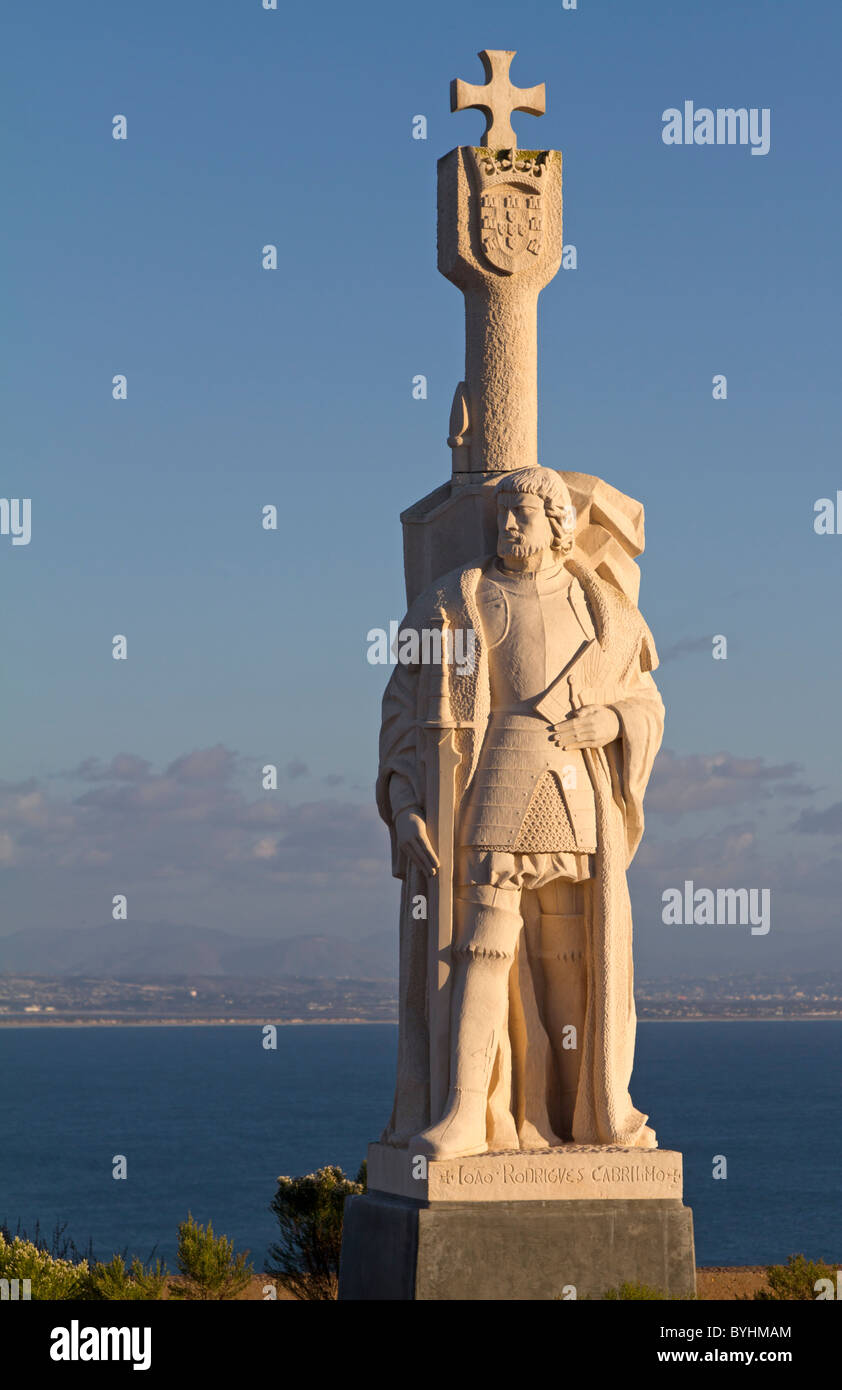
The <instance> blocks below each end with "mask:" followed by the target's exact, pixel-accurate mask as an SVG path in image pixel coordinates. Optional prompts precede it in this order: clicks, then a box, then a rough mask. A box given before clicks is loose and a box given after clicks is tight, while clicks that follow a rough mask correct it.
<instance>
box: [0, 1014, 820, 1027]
mask: <svg viewBox="0 0 842 1390" xmlns="http://www.w3.org/2000/svg"><path fill="white" fill-rule="evenodd" d="M350 1023H353V1024H360V1023H364V1024H378V1023H380V1024H384V1023H385V1024H389V1025H390V1026H391V1027H395V1028H396V1027H397V1024H398V1020H397V1019H396V1018H265V1017H264V1018H77V1019H66V1018H43V1017H41V1018H31V1017H30V1018H0V1028H220V1027H225V1028H265V1027H266V1025H267V1024H273V1025H274V1027H276V1028H311V1027H314V1026H322V1027H323V1026H325V1025H326V1024H327V1025H329V1026H331V1027H334V1026H338V1025H342V1024H350ZM638 1023H842V1014H839V1013H827V1014H819V1013H816V1014H809V1015H806V1016H805V1015H804V1014H790V1015H785V1014H752V1015H751V1016H750V1017H747V1016H746V1015H745V1014H733V1015H730V1014H704V1015H700V1016H698V1017H695V1016H694V1017H693V1018H686V1017H684V1018H682V1017H676V1018H645V1017H641V1016H638Z"/></svg>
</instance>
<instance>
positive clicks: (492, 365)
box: [438, 146, 562, 479]
mask: <svg viewBox="0 0 842 1390" xmlns="http://www.w3.org/2000/svg"><path fill="white" fill-rule="evenodd" d="M438 175H439V177H438V266H439V270H440V271H441V273H442V275H444V276H446V278H447V279H448V280H451V281H452V282H453V284H455V285H458V287H459V288H460V289H461V290H462V293H463V294H464V296H465V380H464V383H460V386H459V387H458V388H457V393H456V398H455V400H454V411H453V415H452V417H451V437H450V440H449V441H448V442H449V443H450V446H451V448H452V449H453V473H454V479H456V478H457V475H458V474H460V473H472V474H476V473H494V474H499V473H501V472H507V471H510V470H511V469H514V468H526V467H535V466H536V464H537V463H538V382H537V361H538V346H537V309H538V295H539V294H540V292H541V290H542V289H543V288H544V286H545V285H546V284H548V283H549V281H550V280H551V279H552V278H553V276H554V275H555V274H556V272H557V270H558V268H559V266H560V265H561V253H562V220H561V154H560V152H559V151H558V150H540V151H523V150H489V149H483V148H473V147H468V146H461V147H459V148H458V149H455V150H451V151H450V153H449V154H446V155H445V156H444V158H443V159H440V160H439V165H438Z"/></svg>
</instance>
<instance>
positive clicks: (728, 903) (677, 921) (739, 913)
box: [661, 878, 772, 936]
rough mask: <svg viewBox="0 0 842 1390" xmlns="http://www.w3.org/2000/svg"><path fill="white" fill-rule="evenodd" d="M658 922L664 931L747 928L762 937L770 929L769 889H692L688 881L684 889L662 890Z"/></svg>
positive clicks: (770, 901) (690, 880) (692, 886)
mask: <svg viewBox="0 0 842 1390" xmlns="http://www.w3.org/2000/svg"><path fill="white" fill-rule="evenodd" d="M661 902H662V904H663V907H662V910H661V921H662V922H663V923H664V926H666V927H693V926H697V927H705V926H710V927H733V926H738V927H747V926H750V927H751V934H752V936H765V935H766V934H767V932H768V931H769V928H770V926H771V925H772V918H771V911H772V893H771V889H769V888H696V887H694V884H693V880H692V879H691V878H688V879H685V881H684V888H683V889H681V888H665V889H664V891H663V893H662V894H661Z"/></svg>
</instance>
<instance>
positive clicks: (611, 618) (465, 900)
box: [378, 467, 664, 1158]
mask: <svg viewBox="0 0 842 1390" xmlns="http://www.w3.org/2000/svg"><path fill="white" fill-rule="evenodd" d="M495 492H496V501H497V526H498V540H497V553H496V555H494V556H491V557H487V556H486V557H480V558H478V559H477V560H476V561H474V562H469V563H468V564H466V565H462V566H460V567H459V568H457V569H455V570H453V571H452V572H451V573H450V574H448V575H445V576H444V577H443V578H441V579H440V580H439V581H438V582H437V583H436V584H434V585H433V586H432V587H431V588H429V589H428V590H426V591H425V592H424V593H423V594H422V595H420V597H419V598H418V599H417V600H416V601H415V603H414V604H413V605H412V606H411V608H410V610H409V613H408V614H407V617H406V619H405V620H404V623H403V625H402V631H407V632H417V633H423V632H424V631H425V630H426V631H431V630H433V629H434V628H435V627H436V625H438V626H439V627H442V626H443V627H444V629H445V630H447V631H450V632H451V633H454V634H455V633H456V632H459V631H462V632H467V631H470V632H471V633H472V634H473V635H474V636H473V640H472V642H471V643H468V644H466V643H464V642H462V643H461V644H459V645H460V649H461V650H462V651H464V650H466V649H468V650H471V651H472V654H473V660H472V662H471V663H470V664H468V663H466V662H462V663H461V664H457V663H456V662H455V661H452V660H451V661H450V662H448V661H447V655H448V650H447V649H448V645H449V646H450V647H455V645H456V644H454V643H452V642H451V643H450V644H448V643H446V642H445V643H442V657H443V660H442V664H441V665H440V666H438V667H437V666H436V665H435V663H431V664H429V665H428V666H426V667H425V666H424V665H423V664H422V663H421V662H420V660H419V661H417V662H413V663H412V664H401V663H399V664H398V665H397V666H396V667H395V671H394V674H393V676H392V678H391V680H390V681H389V685H388V688H387V690H386V694H385V697H384V701H383V725H382V733H381V751H380V776H379V782H378V804H379V807H380V811H381V814H382V815H383V817H384V819H385V820H386V821H387V823H388V824H389V826H390V828H391V832H392V839H393V848H394V868H395V872H396V873H397V874H398V875H399V876H400V877H402V878H404V880H405V892H404V898H403V901H404V912H403V918H404V920H403V924H402V932H403V933H404V935H405V936H408V937H409V938H410V939H411V937H412V936H413V935H414V936H416V937H417V936H418V935H419V929H423V927H424V925H425V924H424V923H423V921H420V922H419V921H418V920H416V919H415V918H413V915H412V908H413V904H414V903H418V902H419V901H421V900H423V899H427V900H428V901H429V899H430V898H431V896H432V895H430V894H429V893H428V891H427V885H428V884H429V883H431V882H432V881H433V879H434V878H435V877H436V876H437V875H440V874H446V875H448V876H452V883H453V887H452V892H448V894H447V897H448V899H449V900H452V903H453V913H452V944H451V948H450V954H451V958H452V972H453V973H452V984H451V988H450V991H449V993H450V1008H449V1019H448V1020H447V1022H448V1024H449V1029H448V1031H449V1058H448V1068H447V1070H448V1088H447V1098H446V1101H445V1104H444V1107H443V1110H442V1111H441V1113H438V1110H437V1109H436V1110H434V1111H428V1109H427V1106H428V1102H427V1099H426V1091H427V1086H426V1081H427V1077H426V1076H425V1072H426V1070H427V1058H426V1050H427V1049H426V1045H425V1040H424V1033H425V1018H424V1017H423V1016H422V1012H423V1014H424V1015H429V1012H430V1010H429V999H428V998H427V996H426V994H425V992H424V990H423V989H422V990H421V991H420V993H416V994H415V1002H416V1003H417V1004H418V1005H419V1006H420V1008H419V1013H418V1016H417V1017H416V1018H414V1019H413V1018H412V1017H411V1010H412V1002H413V993H412V991H409V994H408V995H407V994H404V992H403V991H402V994H403V996H404V997H403V999H402V1004H403V1005H404V1012H405V1016H404V1018H403V1019H402V1025H403V1029H404V1032H405V1034H406V1036H404V1037H402V1039H401V1053H402V1055H401V1062H400V1070H399V1077H398V1089H397V1097H396V1102H395V1111H394V1114H393V1117H392V1122H391V1125H390V1126H389V1128H388V1130H387V1131H386V1134H385V1135H384V1140H385V1141H386V1142H388V1143H391V1144H397V1145H404V1144H407V1145H408V1146H409V1149H410V1151H411V1152H412V1153H424V1154H428V1155H430V1156H431V1157H436V1158H446V1157H454V1158H455V1157H459V1156H463V1155H468V1154H479V1153H484V1152H486V1151H487V1149H488V1148H491V1147H493V1148H495V1149H499V1150H510V1149H517V1148H527V1149H534V1148H539V1147H547V1146H553V1145H558V1144H560V1143H564V1142H571V1141H574V1142H576V1143H579V1144H618V1145H623V1146H625V1147H642V1148H652V1147H655V1135H654V1133H653V1131H652V1129H651V1128H650V1127H649V1126H647V1125H646V1123H645V1122H646V1119H647V1116H645V1115H642V1114H640V1112H639V1111H637V1110H635V1108H634V1107H633V1105H632V1102H631V1099H630V1096H629V1092H628V1086H629V1078H630V1075H631V1067H632V1057H633V1050H634V1034H635V1009H634V998H633V992H632V957H631V913H630V908H629V900H628V893H627V890H626V878H625V873H626V868H627V866H628V864H629V862H630V860H631V858H632V856H633V855H634V852H635V850H636V848H637V845H638V843H639V841H640V837H641V834H642V832H643V805H642V803H643V793H644V789H645V787H646V783H647V780H648V778H649V774H650V771H651V768H652V763H653V760H654V758H655V754H656V753H657V751H658V747H659V745H660V742H661V735H662V732H663V717H664V716H663V704H662V702H661V699H660V696H659V694H658V691H657V689H656V687H655V683H654V681H653V679H652V675H651V671H652V669H653V668H654V666H655V665H656V664H657V660H656V656H655V648H654V643H653V641H652V637H651V634H650V632H649V629H648V628H647V626H646V624H645V622H644V621H643V618H642V617H641V615H640V613H639V612H638V610H637V608H636V606H635V605H634V604H633V603H632V602H631V601H630V600H629V599H628V598H626V597H625V596H624V595H623V594H622V593H621V592H619V591H618V590H617V589H616V588H614V587H613V585H611V584H609V583H607V582H606V581H605V580H603V579H601V578H600V576H599V574H598V573H597V572H596V571H595V570H594V569H593V568H592V567H591V566H590V565H589V564H588V563H587V561H586V560H585V558H583V557H582V556H580V555H577V550H576V546H575V543H574V527H573V522H572V517H573V510H574V509H573V506H572V504H571V500H570V494H569V492H568V490H567V487H566V486H565V483H564V481H563V477H562V475H561V474H559V473H556V472H554V471H552V470H550V469H545V468H537V467H536V468H525V469H522V470H516V471H514V472H509V473H505V474H504V475H503V476H502V478H501V479H500V481H499V482H498V483H497V485H496V489H495ZM400 641H401V638H400V637H399V645H400ZM419 651H420V647H419ZM442 695H443V696H444V699H443V700H442ZM442 703H443V704H444V706H445V709H446V711H447V712H448V713H449V719H447V718H446V719H445V723H450V724H451V725H452V731H453V732H452V734H451V736H450V737H451V740H452V741H453V742H454V743H455V744H456V746H457V748H458V762H457V764H456V771H457V773H458V772H460V771H461V773H462V776H461V778H458V777H457V790H456V795H455V797H454V798H453V800H454V810H455V813H454V817H453V820H454V825H453V839H452V845H453V851H452V853H448V852H447V848H446V847H443V848H444V854H442V853H441V852H440V853H437V852H436V849H435V848H434V843H433V842H434V841H435V840H436V838H437V837H436V834H435V830H432V831H431V828H430V827H429V825H428V821H429V814H430V805H431V802H434V803H435V802H437V801H438V799H439V797H440V787H439V786H438V785H436V784H437V782H438V781H439V779H440V777H441V776H448V775H450V776H452V775H453V774H452V773H449V772H448V769H447V767H446V766H445V767H444V768H442V767H441V766H440V759H437V757H436V756H435V754H436V750H437V747H438V745H437V741H436V737H435V736H436V735H437V734H438V733H439V732H440V728H441V726H442V721H441V718H440V713H441V711H440V710H439V711H438V716H437V712H436V710H435V709H434V708H432V706H434V705H436V704H438V705H441V704H442ZM431 735H432V737H431ZM431 754H432V755H431ZM526 899H531V900H532V902H531V904H529V905H527V904H526V902H525V900H526ZM426 926H427V929H428V930H432V928H433V927H434V926H435V924H434V923H432V922H431V921H430V920H428V921H427V923H426ZM406 954H407V955H408V956H409V957H411V955H412V947H411V944H408V949H407V952H406ZM433 1026H434V1020H433V1019H429V1022H428V1024H427V1027H428V1028H432V1027H433Z"/></svg>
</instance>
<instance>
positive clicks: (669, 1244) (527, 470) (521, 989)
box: [340, 50, 695, 1299]
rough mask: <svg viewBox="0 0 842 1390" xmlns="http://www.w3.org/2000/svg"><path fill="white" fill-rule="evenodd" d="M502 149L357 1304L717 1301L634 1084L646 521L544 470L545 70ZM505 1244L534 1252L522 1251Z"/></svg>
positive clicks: (482, 214)
mask: <svg viewBox="0 0 842 1390" xmlns="http://www.w3.org/2000/svg"><path fill="white" fill-rule="evenodd" d="M479 56H480V58H481V60H482V63H483V67H484V69H485V75H486V82H485V84H484V85H483V86H474V85H472V84H469V83H466V82H461V81H456V82H454V83H453V84H452V87H451V107H452V109H453V110H454V111H462V110H467V109H470V108H478V109H479V110H481V111H483V112H484V114H485V117H486V131H485V136H484V141H483V143H482V144H481V145H479V146H471V145H460V146H458V147H457V148H456V149H453V150H451V151H450V152H449V153H448V154H446V155H444V156H443V158H441V159H440V160H439V164H438V266H439V270H440V271H441V273H442V274H443V275H444V276H445V277H446V278H447V279H448V280H450V281H451V282H452V283H453V284H455V285H456V286H457V287H458V289H459V290H460V291H461V292H462V294H463V295H464V300H465V372H464V380H463V381H460V382H459V383H458V385H457V386H456V390H455V392H454V396H453V405H452V408H451V413H450V427H449V432H448V437H447V443H448V446H449V448H450V450H451V461H452V470H451V475H450V478H449V479H448V481H446V482H444V483H442V485H441V486H440V487H437V488H436V489H435V490H434V491H433V492H431V493H429V494H428V495H427V496H426V497H423V498H421V499H420V501H418V502H416V503H414V504H413V505H412V506H410V507H409V508H408V509H407V510H406V511H405V512H404V513H403V514H402V517H401V521H402V523H403V534H404V569H405V576H406V590H407V605H408V607H407V613H406V617H405V618H404V621H403V623H402V624H401V625H400V628H399V632H398V636H397V640H396V644H395V657H396V664H395V668H394V672H393V675H392V677H391V679H390V681H389V684H388V687H387V689H386V693H385V695H384V698H383V720H382V727H381V733H380V769H379V777H378V782H377V804H378V807H379V810H380V814H381V816H382V817H383V819H384V820H385V822H386V824H387V825H388V827H389V831H390V835H391V841H392V868H393V872H394V874H395V875H396V876H397V877H398V878H399V879H400V880H401V882H402V891H401V912H400V979H399V1032H398V1068H397V1071H398V1075H397V1086H396V1090H395V1102H394V1108H393V1111H392V1115H391V1119H390V1121H389V1123H388V1125H387V1127H386V1129H385V1131H384V1133H383V1134H382V1136H381V1138H380V1141H379V1142H377V1143H373V1144H370V1145H369V1149H368V1190H367V1192H366V1193H365V1194H363V1195H360V1196H355V1197H352V1198H350V1199H349V1201H348V1204H347V1210H346V1214H345V1223H344V1226H343V1236H342V1262H341V1268H340V1297H341V1298H347V1299H358V1298H374V1299H382V1298H387V1299H393V1298H408V1299H430V1298H432V1299H441V1298H448V1299H449V1298H459V1299H462V1298H473V1299H485V1298H488V1299H500V1298H507V1299H508V1298H518V1299H522V1298H541V1299H545V1298H556V1297H558V1291H559V1289H561V1288H562V1287H575V1288H576V1289H577V1290H578V1295H577V1296H579V1297H589V1298H591V1297H596V1298H601V1297H602V1296H603V1295H604V1291H605V1290H606V1289H607V1288H609V1287H615V1286H617V1285H619V1284H620V1283H622V1282H623V1281H624V1280H636V1281H639V1282H642V1283H649V1284H652V1285H653V1286H654V1287H656V1288H660V1289H663V1290H665V1291H668V1292H669V1293H670V1295H671V1296H682V1297H683V1296H687V1295H692V1294H693V1293H694V1291H695V1266H694V1258H693V1233H692V1214H691V1212H690V1211H689V1209H688V1208H687V1207H685V1206H684V1205H683V1203H682V1200H681V1198H682V1180H683V1176H682V1175H683V1167H682V1156H681V1154H680V1153H678V1152H676V1151H673V1150H671V1149H660V1148H658V1145H657V1142H656V1138H655V1132H654V1130H653V1129H652V1128H651V1127H650V1126H649V1125H648V1124H647V1123H646V1122H647V1119H648V1116H647V1115H645V1114H643V1113H642V1112H641V1111H639V1110H637V1109H636V1108H635V1106H634V1105H633V1104H632V1100H631V1096H630V1094H629V1085H630V1081H631V1072H632V1062H633V1055H634V1042H635V1028H636V1017H635V1007H634V992H633V980H632V921H631V909H630V904H629V896H628V889H627V885H626V871H627V869H628V866H629V864H630V862H631V860H632V857H633V856H634V854H635V851H636V849H637V846H638V844H639V843H640V838H641V835H642V834H643V796H644V792H645V789H646V784H647V782H648V779H649V775H650V773H651V770H652V764H653V762H654V759H655V755H656V754H657V752H658V748H659V746H660V742H661V736H662V733H663V721H664V708H663V704H662V702H661V698H660V696H659V694H658V691H657V688H656V686H655V682H654V680H653V677H652V672H653V671H654V670H655V668H656V667H657V664H658V661H657V655H656V652H655V644H654V642H653V640H652V636H651V634H650V632H649V629H648V627H647V626H646V623H645V622H644V620H643V618H642V617H641V614H640V612H639V609H638V592H639V586H640V573H639V570H638V566H637V557H638V556H639V555H641V554H642V552H643V542H644V536H643V508H642V506H641V505H640V503H639V502H637V501H635V500H634V499H633V498H631V497H627V496H626V495H625V494H623V493H621V492H619V491H618V490H617V489H616V488H614V487H612V486H611V485H610V484H609V483H607V482H605V481H603V480H602V479H600V478H596V477H593V476H591V475H589V474H584V473H578V472H574V471H572V470H570V469H565V470H557V469H553V468H547V467H542V466H540V464H539V460H538V391H537V357H538V353H537V309H538V296H539V294H540V293H541V291H542V290H543V289H544V288H545V287H546V285H547V284H548V283H549V282H550V280H551V279H552V278H553V276H554V275H555V274H556V272H557V271H558V269H559V267H560V266H561V264H562V251H563V242H562V197H561V194H562V159H561V153H560V151H558V150H523V151H521V150H519V149H518V148H517V140H516V136H515V132H514V130H513V129H512V125H511V119H510V118H511V114H512V112H513V111H525V112H527V113H529V115H531V116H539V115H541V113H542V112H543V110H544V106H545V94H544V88H543V85H540V86H535V87H528V88H519V87H515V86H513V85H512V83H511V81H510V79H509V68H510V65H511V62H512V58H513V57H514V54H513V53H511V52H509V51H498V50H489V51H486V50H483V52H481V53H480V55H479ZM501 1252H505V1259H501V1258H500V1254H501Z"/></svg>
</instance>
